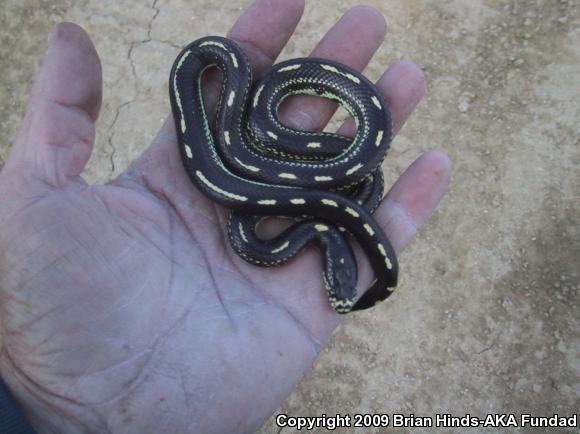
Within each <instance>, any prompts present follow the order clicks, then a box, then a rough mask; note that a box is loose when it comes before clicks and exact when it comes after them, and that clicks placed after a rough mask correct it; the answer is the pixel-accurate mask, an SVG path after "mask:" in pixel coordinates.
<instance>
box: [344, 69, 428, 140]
mask: <svg viewBox="0 0 580 434" xmlns="http://www.w3.org/2000/svg"><path fill="white" fill-rule="evenodd" d="M376 86H377V89H378V90H379V92H381V94H382V95H383V96H384V97H385V100H386V101H387V104H388V105H389V109H390V110H391V116H392V119H393V135H396V134H397V133H398V132H399V131H400V129H401V128H402V127H403V124H404V123H405V122H406V121H407V119H408V118H409V116H410V115H411V113H412V112H413V110H415V107H417V105H418V104H419V102H420V101H421V98H423V95H425V76H424V74H423V71H421V69H420V68H419V67H418V66H417V65H415V64H414V63H413V62H409V61H400V62H397V63H395V64H394V65H393V66H391V67H390V68H389V69H388V70H387V71H386V72H385V73H384V74H383V75H382V77H381V78H380V79H379V80H378V81H377V83H376ZM338 133H339V134H341V135H344V136H349V137H352V136H354V135H355V133H356V124H355V122H354V119H353V118H349V119H347V120H346V121H345V122H344V124H343V125H342V126H341V127H340V128H339V130H338Z"/></svg>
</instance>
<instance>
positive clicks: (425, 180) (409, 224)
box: [375, 150, 451, 252]
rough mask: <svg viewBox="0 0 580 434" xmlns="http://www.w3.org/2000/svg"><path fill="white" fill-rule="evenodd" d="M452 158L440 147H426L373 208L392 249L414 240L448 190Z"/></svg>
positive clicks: (397, 249)
mask: <svg viewBox="0 0 580 434" xmlns="http://www.w3.org/2000/svg"><path fill="white" fill-rule="evenodd" d="M450 179H451V160H449V157H447V154H445V153H444V152H443V151H438V150H434V151H428V152H426V153H424V154H423V155H421V156H420V157H419V158H417V160H415V162H414V163H413V164H411V166H409V168H408V169H407V170H406V171H405V172H404V173H403V175H402V176H401V177H400V178H399V180H398V181H397V182H396V183H395V185H394V186H393V187H392V188H391V190H390V191H389V193H388V194H387V196H386V198H385V199H384V200H383V202H382V204H381V206H380V207H379V208H378V210H377V211H376V212H375V218H376V219H377V222H378V223H379V224H380V225H381V226H382V227H383V229H384V230H385V233H386V234H387V236H388V237H389V239H390V241H391V243H392V244H393V247H394V249H395V251H397V252H400V251H402V250H403V249H404V248H405V247H406V246H407V245H409V243H410V242H411V241H412V240H413V238H414V237H415V235H416V234H417V231H418V230H419V228H421V227H422V226H423V225H424V224H425V222H426V221H427V219H428V218H429V216H430V215H431V214H432V213H433V211H434V210H435V207H436V206H437V204H438V203H439V201H440V200H441V198H442V197H443V195H444V194H445V192H446V191H447V187H448V186H449V181H450Z"/></svg>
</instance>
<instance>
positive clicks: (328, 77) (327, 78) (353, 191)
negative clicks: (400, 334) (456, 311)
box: [169, 37, 398, 313]
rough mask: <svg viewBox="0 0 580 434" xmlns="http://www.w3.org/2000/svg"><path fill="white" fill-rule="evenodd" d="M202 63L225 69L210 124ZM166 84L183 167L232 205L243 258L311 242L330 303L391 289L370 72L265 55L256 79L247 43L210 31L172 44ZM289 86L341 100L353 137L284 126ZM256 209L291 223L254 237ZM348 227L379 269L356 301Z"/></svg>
mask: <svg viewBox="0 0 580 434" xmlns="http://www.w3.org/2000/svg"><path fill="white" fill-rule="evenodd" d="M210 66H217V67H218V68H219V69H221V70H222V72H223V75H224V78H223V83H222V88H221V95H220V99H219V102H218V107H217V112H216V120H215V125H213V126H212V125H210V121H209V120H208V116H207V113H206V109H205V107H204V102H203V96H202V84H201V83H202V81H201V77H202V75H203V72H204V71H205V70H206V69H207V68H208V67H210ZM169 89H170V92H169V93H170V98H171V107H172V110H173V115H174V118H175V125H176V130H177V137H178V143H179V150H180V153H181V157H182V161H183V165H184V167H185V170H186V172H187V174H188V175H189V177H190V178H191V180H192V181H193V183H194V184H195V185H196V186H197V187H198V188H199V189H200V190H201V192H202V193H204V194H205V195H206V196H208V197H210V198H211V199H213V200H214V201H216V202H218V203H220V204H222V205H224V206H225V207H227V208H229V209H231V210H232V213H231V215H230V219H229V222H228V226H229V228H228V229H229V237H230V242H231V244H232V247H233V248H234V250H235V251H236V252H237V253H238V254H239V255H240V256H241V257H242V258H244V259H245V260H247V261H249V262H251V263H255V264H257V265H261V266H274V265H279V264H282V263H284V262H286V261H287V260H289V259H290V258H293V257H294V256H295V255H297V254H298V253H299V252H300V251H301V250H302V249H303V248H304V247H305V246H307V245H308V244H310V243H318V244H319V245H320V246H321V247H322V250H323V252H324V255H325V261H324V272H323V278H324V283H325V286H326V289H327V292H328V296H329V299H330V303H331V305H332V307H333V308H334V309H335V310H336V311H337V312H339V313H346V312H349V311H351V310H360V309H366V308H369V307H372V306H373V305H374V304H375V303H376V302H377V301H381V300H384V299H386V298H387V297H388V296H389V295H390V294H391V291H392V288H393V287H394V286H396V283H397V271H398V265H397V259H396V257H395V253H394V251H393V248H392V247H391V244H390V242H389V240H388V238H387V237H386V235H385V234H384V233H383V231H382V229H381V228H380V226H379V225H378V224H377V223H376V221H375V220H374V219H373V218H372V216H371V213H372V212H374V210H375V208H376V207H377V206H378V204H379V202H380V199H381V197H382V190H383V179H382V175H381V169H380V163H381V162H382V160H383V158H384V157H385V155H386V152H387V149H388V147H389V143H390V140H391V115H390V112H389V109H388V107H387V105H386V103H385V101H384V99H383V98H382V96H381V95H380V93H379V92H378V91H377V90H376V88H375V87H374V86H373V85H372V83H370V82H369V81H368V80H367V79H366V78H365V77H363V76H362V75H361V74H359V73H358V72H356V71H354V70H352V69H350V68H348V67H346V66H344V65H341V64H338V63H336V62H332V61H328V60H323V59H313V58H304V59H294V60H290V61H286V62H282V63H279V64H277V65H275V66H273V67H272V68H271V69H270V70H269V71H268V72H267V73H266V74H265V75H264V76H263V77H262V78H261V79H260V80H259V81H258V82H257V83H256V84H255V85H254V86H253V87H252V74H251V70H250V66H249V62H248V60H247V58H246V56H245V54H244V53H243V51H242V50H241V49H240V48H239V47H238V46H237V45H236V44H235V43H234V42H233V41H231V40H229V39H226V38H220V37H206V38H202V39H199V40H197V41H195V42H193V43H191V44H189V45H188V46H187V47H186V48H185V49H184V50H183V51H182V52H181V53H180V54H179V55H178V57H177V58H176V60H175V63H174V65H173V68H172V70H171V76H170V83H169ZM293 94H312V95H318V96H322V97H325V98H329V99H332V100H335V101H337V102H339V103H340V104H341V105H342V106H343V107H344V108H345V109H346V110H347V111H348V112H349V113H350V114H351V115H352V116H353V118H354V119H355V121H356V123H357V134H356V136H355V138H354V139H347V138H345V137H343V136H339V135H336V134H330V133H318V132H306V131H299V130H294V129H291V128H289V127H287V126H285V125H283V124H282V123H281V122H280V121H279V120H278V117H277V110H278V107H279V105H280V103H281V102H282V101H283V100H284V98H286V97H287V96H289V95H293ZM264 216H286V217H292V218H294V219H295V220H296V222H295V223H294V224H293V225H292V226H291V227H290V228H288V229H287V230H285V231H284V232H283V233H281V234H280V235H278V236H277V237H275V238H274V239H271V240H262V239H260V238H259V237H258V236H257V235H256V233H255V230H256V225H257V224H258V222H259V221H260V219H261V218H263V217H264ZM345 232H348V233H350V234H352V235H353V236H354V237H355V238H356V240H357V241H358V243H359V244H360V245H361V247H362V249H363V251H364V252H365V254H366V255H367V257H368V259H369V261H370V263H371V266H372V268H373V271H374V274H375V277H376V279H375V281H374V282H373V284H372V286H371V287H370V288H369V289H368V290H367V291H366V292H365V293H364V294H363V296H362V297H361V298H360V299H359V300H358V301H357V302H356V303H355V302H354V299H355V296H356V289H355V285H356V281H357V264H356V261H355V258H354V254H353V252H352V250H351V248H350V245H349V243H348V239H347V237H346V235H347V234H345Z"/></svg>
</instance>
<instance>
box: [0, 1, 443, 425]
mask: <svg viewBox="0 0 580 434" xmlns="http://www.w3.org/2000/svg"><path fill="white" fill-rule="evenodd" d="M266 3H272V2H266V1H261V0H257V1H256V2H255V4H254V5H252V6H251V7H250V8H249V9H248V11H246V12H245V13H244V15H242V16H241V18H240V19H239V20H238V22H237V23H236V24H235V25H234V27H233V29H232V30H231V32H230V34H229V37H231V38H232V39H234V40H236V41H237V42H238V43H239V44H240V45H241V46H242V48H244V50H245V51H246V53H247V54H248V56H249V58H250V60H251V61H252V64H253V66H254V70H255V73H256V75H259V74H260V73H261V72H263V71H264V69H265V68H267V67H268V66H269V65H270V64H271V63H272V61H273V60H274V59H275V58H276V56H277V55H278V53H279V52H280V50H281V49H282V48H283V46H284V45H285V44H286V42H287V40H288V38H289V37H290V35H291V34H292V32H293V31H294V28H295V26H296V24H297V22H298V20H299V18H300V15H301V13H302V9H303V4H302V2H301V1H291V0H277V1H276V2H275V3H276V4H275V5H269V7H267V5H266ZM384 32H385V24H384V21H383V18H382V17H381V16H380V15H379V14H378V13H377V12H376V11H375V10H374V9H371V8H368V7H360V8H355V9H352V10H351V11H349V12H347V13H346V14H345V16H343V17H342V18H341V20H340V21H339V22H338V23H337V24H336V26H335V27H334V28H333V29H331V30H330V31H329V33H328V34H327V35H326V36H325V37H324V38H323V39H322V41H321V42H320V44H319V45H318V47H317V48H316V49H315V51H314V52H313V53H312V54H313V55H314V56H317V57H325V58H329V59H333V60H336V61H339V62H342V63H345V64H347V65H350V66H352V67H354V68H357V69H362V68H363V67H364V66H365V64H366V63H367V62H368V61H369V60H370V58H371V56H372V54H373V53H374V51H375V50H376V49H377V48H378V46H379V44H380V43H381V41H382V39H383V37H384ZM169 66H170V65H167V67H168V71H169ZM377 85H378V88H379V89H380V90H381V92H382V93H383V94H384V95H385V98H386V100H387V102H388V103H389V105H390V107H391V109H392V115H393V123H394V131H395V132H396V131H398V130H399V129H400V128H401V126H402V125H403V123H404V122H405V120H406V119H407V117H408V116H409V115H410V113H411V112H412V110H413V109H414V107H415V106H416V105H417V103H418V102H419V100H420V98H421V97H422V95H423V93H424V79H423V76H422V73H421V71H420V69H419V68H417V67H416V66H415V65H413V64H412V63H410V62H398V63H397V64H395V65H393V66H392V67H391V68H389V69H388V70H387V71H386V72H385V74H384V75H383V76H382V77H381V79H380V80H379V81H378V84H377ZM101 86H102V84H101V71H100V65H99V60H98V57H97V54H96V52H95V49H94V47H93V45H92V43H91V42H90V40H89V38H88V36H87V35H86V34H85V33H84V31H83V30H81V29H80V28H79V27H77V26H75V25H72V24H61V25H59V26H57V27H56V28H55V29H54V31H53V33H52V37H51V39H50V43H49V49H48V52H47V54H46V58H45V60H44V64H43V67H42V70H41V72H40V75H39V77H38V79H37V81H36V83H35V84H34V87H33V90H32V94H31V98H30V102H29V104H28V107H27V110H26V115H25V118H24V120H23V122H22V126H21V128H20V130H19V132H18V134H17V137H16V139H15V141H14V145H13V148H12V150H11V154H10V157H9V159H8V160H7V162H6V164H5V166H4V168H3V169H2V171H1V172H0V204H1V205H0V206H1V208H0V315H1V316H0V318H1V319H2V326H1V329H0V332H1V333H2V335H1V336H2V340H1V342H2V350H1V353H0V373H1V375H2V377H3V378H4V380H5V381H6V383H7V384H8V385H9V387H10V388H11V390H12V391H13V393H14V394H15V395H16V396H17V397H18V398H19V400H20V401H21V402H22V404H23V405H24V407H25V409H26V411H27V414H28V415H29V417H30V418H31V421H32V423H33V425H34V426H35V427H36V428H37V430H38V431H39V432H59V433H64V432H79V431H80V432H112V433H115V432H123V433H132V432H135V433H146V432H168V433H185V432H203V433H225V432H228V433H229V432H251V431H253V430H254V429H256V428H257V427H259V426H260V424H262V423H263V422H264V420H265V419H266V418H267V417H268V416H270V415H271V414H272V413H273V412H274V411H275V410H276V409H277V408H278V406H279V405H280V404H281V403H282V401H283V400H284V399H285V398H286V397H287V396H288V395H289V394H290V392H291V390H292V388H293V387H294V386H295V385H296V383H297V382H298V381H299V380H300V378H301V377H302V375H303V374H304V373H305V371H306V370H307V369H308V368H309V367H310V366H311V364H312V362H313V360H314V358H315V357H316V355H317V354H318V352H319V351H320V350H321V349H322V347H323V346H324V344H325V342H326V341H327V339H328V338H329V336H330V334H331V333H332V331H333V329H334V328H335V327H336V326H337V325H338V323H339V317H338V315H336V314H335V313H334V311H333V310H332V309H331V308H330V307H329V305H328V300H327V298H326V294H325V291H324V290H323V285H322V282H321V260H320V258H319V254H318V253H317V252H313V251H307V252H303V253H302V254H301V255H300V256H299V257H298V258H296V259H295V260H293V261H292V262H290V263H288V264H286V265H284V266H283V267H280V268H276V269H262V268H257V267H255V266H252V265H249V264H247V263H245V262H244V261H243V260H241V259H240V258H239V257H237V256H236V255H235V254H234V253H233V251H232V250H231V248H230V247H229V245H228V241H227V234H226V231H225V218H226V213H227V212H226V210H224V209H222V208H221V207H219V206H217V205H215V204H214V203H213V202H211V201H209V200H207V199H206V198H205V197H204V196H202V195H201V194H200V193H199V192H198V191H197V190H196V189H195V188H194V187H193V185H192V184H191V183H190V181H189V179H188V178H187V176H186V174H185V172H184V170H183V168H182V165H181V161H180V158H179V155H178V152H177V145H176V138H175V131H174V126H173V120H172V118H171V117H170V118H168V121H167V122H166V123H165V125H164V126H163V127H162V129H161V131H160V132H159V134H158V135H157V137H156V138H155V140H154V142H153V143H152V144H151V146H150V147H149V148H148V149H147V150H146V151H145V152H144V153H143V155H141V156H140V157H139V158H138V159H137V160H136V161H134V162H133V163H132V164H131V165H130V167H129V168H128V170H127V171H126V172H125V173H123V174H122V175H121V176H119V177H118V178H117V179H115V180H113V181H111V182H110V183H108V184H106V185H88V184H86V183H85V182H84V181H83V180H82V178H81V176H80V174H81V172H82V170H83V168H84V166H85V164H86V162H87V160H88V158H89V156H90V154H91V151H92V147H93V143H94V135H95V127H94V122H95V119H96V117H97V115H98V112H99V107H100V102H101ZM333 110H334V106H333V105H331V104H329V103H328V102H327V101H322V100H313V99H312V98H307V97H297V98H295V99H294V101H293V102H292V103H290V104H288V106H287V107H286V109H285V111H284V113H283V119H285V121H286V122H287V123H289V124H290V125H293V126H297V127H300V128H302V129H313V128H321V127H323V126H324V125H325V124H326V122H327V121H328V119H329V118H330V117H331V115H332V112H333ZM353 132H354V126H353V125H352V124H350V123H348V122H347V124H346V125H345V126H344V127H343V129H342V133H344V134H348V133H353ZM387 161H388V159H387ZM450 170H451V169H450V163H449V160H448V159H447V157H446V156H445V155H444V154H443V153H441V152H438V151H432V152H428V153H426V154H423V155H422V156H421V157H419V159H418V160H417V161H416V162H415V163H413V165H412V166H411V167H410V168H409V169H408V170H407V171H406V172H405V173H404V174H403V175H402V176H401V178H400V179H399V180H398V181H397V183H396V184H395V186H394V187H393V188H392V189H391V191H390V192H389V193H388V195H387V198H386V199H385V200H384V201H383V204H382V205H381V207H380V208H379V209H378V211H377V212H376V213H375V216H376V218H377V220H378V221H379V222H380V223H381V224H382V226H383V227H384V228H385V231H386V233H387V235H388V236H389V238H390V239H391V241H392V243H393V246H394V247H395V249H396V250H397V251H398V252H400V251H401V250H402V249H403V248H404V247H405V246H406V245H407V244H408V243H409V242H410V241H411V240H412V238H413V236H414V235H415V233H416V231H417V229H418V228H419V227H420V226H421V225H422V224H423V223H424V222H425V221H426V219H427V217H428V216H429V215H430V214H431V212H432V211H433V209H434V208H435V206H436V204H437V203H438V201H439V200H440V198H441V197H442V195H443V193H444V192H445V190H446V187H447V183H448V181H449V176H450ZM363 263H364V261H363ZM403 270H405V267H404V265H403ZM359 274H360V275H361V277H360V282H359V287H361V288H363V287H366V286H367V284H368V282H369V281H370V280H371V277H372V276H371V271H370V268H369V267H368V266H363V267H362V269H361V271H360V272H359ZM377 313H378V311H377Z"/></svg>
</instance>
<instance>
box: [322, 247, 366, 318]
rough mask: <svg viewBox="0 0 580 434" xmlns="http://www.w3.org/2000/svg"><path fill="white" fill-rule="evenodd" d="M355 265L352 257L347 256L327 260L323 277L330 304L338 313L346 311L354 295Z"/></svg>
mask: <svg viewBox="0 0 580 434" xmlns="http://www.w3.org/2000/svg"><path fill="white" fill-rule="evenodd" d="M357 277H358V276H357V267H356V263H355V261H354V259H353V258H352V257H350V255H347V257H344V258H339V259H338V260H328V261H327V266H326V268H325V270H324V274H323V278H324V285H325V286H326V291H327V292H328V298H329V300H330V304H331V306H332V307H333V309H334V310H336V311H337V312H338V313H348V312H349V311H350V309H351V308H352V306H353V304H354V298H355V296H356V281H357Z"/></svg>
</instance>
